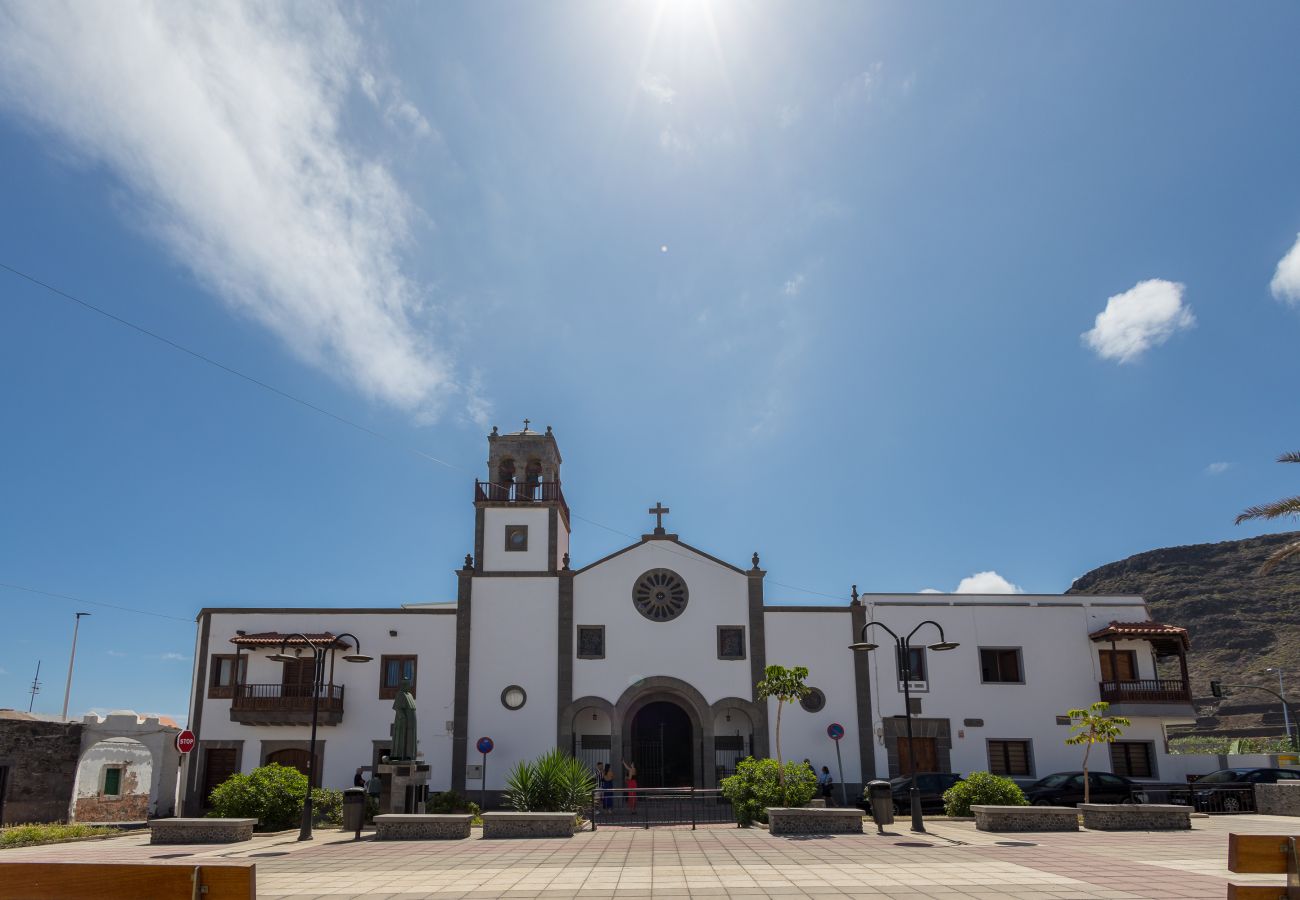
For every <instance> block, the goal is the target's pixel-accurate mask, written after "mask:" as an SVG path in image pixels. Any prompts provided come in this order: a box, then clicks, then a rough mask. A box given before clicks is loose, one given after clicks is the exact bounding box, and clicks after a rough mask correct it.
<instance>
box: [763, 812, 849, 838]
mask: <svg viewBox="0 0 1300 900" xmlns="http://www.w3.org/2000/svg"><path fill="white" fill-rule="evenodd" d="M767 826H768V830H769V831H770V832H771V833H772V834H778V835H779V834H862V811H861V810H858V809H824V808H823V809H818V808H816V807H812V806H808V807H802V808H784V807H771V808H769V809H768V810H767Z"/></svg>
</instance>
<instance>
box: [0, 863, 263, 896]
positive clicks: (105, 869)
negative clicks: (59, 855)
mask: <svg viewBox="0 0 1300 900" xmlns="http://www.w3.org/2000/svg"><path fill="white" fill-rule="evenodd" d="M196 868H197V869H199V870H200V871H199V878H200V879H201V883H202V884H203V886H205V887H206V888H207V891H206V892H204V893H203V895H202V896H203V897H204V900H255V897H256V896H257V885H256V875H255V870H254V864H253V863H246V862H234V861H232V862H227V863H222V864H220V865H199V866H195V865H186V864H178V863H76V862H61V863H52V862H0V885H4V896H7V897H22V898H23V900H82V898H86V900H139V898H141V897H190V896H193V887H194V881H193V878H194V870H195V869H196ZM10 892H12V893H10Z"/></svg>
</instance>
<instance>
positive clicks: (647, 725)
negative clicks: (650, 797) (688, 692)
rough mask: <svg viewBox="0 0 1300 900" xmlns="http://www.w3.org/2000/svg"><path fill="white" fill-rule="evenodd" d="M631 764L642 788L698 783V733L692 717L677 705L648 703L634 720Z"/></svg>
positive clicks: (664, 701)
mask: <svg viewBox="0 0 1300 900" xmlns="http://www.w3.org/2000/svg"><path fill="white" fill-rule="evenodd" d="M631 737H632V747H631V750H632V753H631V759H630V760H629V761H630V762H632V763H634V764H635V765H636V767H637V783H638V785H639V786H641V787H648V788H653V787H689V786H691V785H693V784H695V753H694V748H695V733H694V728H693V727H692V725H691V718H690V716H688V715H687V714H686V710H684V709H682V708H681V707H680V706H678V705H677V704H676V703H673V702H672V701H670V700H657V701H655V702H653V703H647V704H646V705H645V706H643V707H641V709H640V710H639V711H638V712H637V713H636V715H635V716H634V717H633V718H632V734H631Z"/></svg>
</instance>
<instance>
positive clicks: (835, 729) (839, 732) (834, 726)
mask: <svg viewBox="0 0 1300 900" xmlns="http://www.w3.org/2000/svg"><path fill="white" fill-rule="evenodd" d="M826 735H827V737H829V738H830V739H831V740H832V741H838V740H839V739H840V738H842V737H844V726H843V725H841V724H840V723H839V722H832V723H831V724H829V725H827V726H826Z"/></svg>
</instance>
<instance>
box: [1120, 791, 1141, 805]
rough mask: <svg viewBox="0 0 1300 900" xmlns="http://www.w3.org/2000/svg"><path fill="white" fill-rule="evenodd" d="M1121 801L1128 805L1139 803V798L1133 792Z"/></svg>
mask: <svg viewBox="0 0 1300 900" xmlns="http://www.w3.org/2000/svg"><path fill="white" fill-rule="evenodd" d="M1119 802H1120V803H1122V804H1125V805H1127V806H1132V805H1133V804H1134V803H1137V799H1136V798H1135V797H1134V796H1133V795H1132V794H1129V795H1128V796H1127V797H1125V798H1124V799H1122V800H1120V801H1119Z"/></svg>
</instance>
